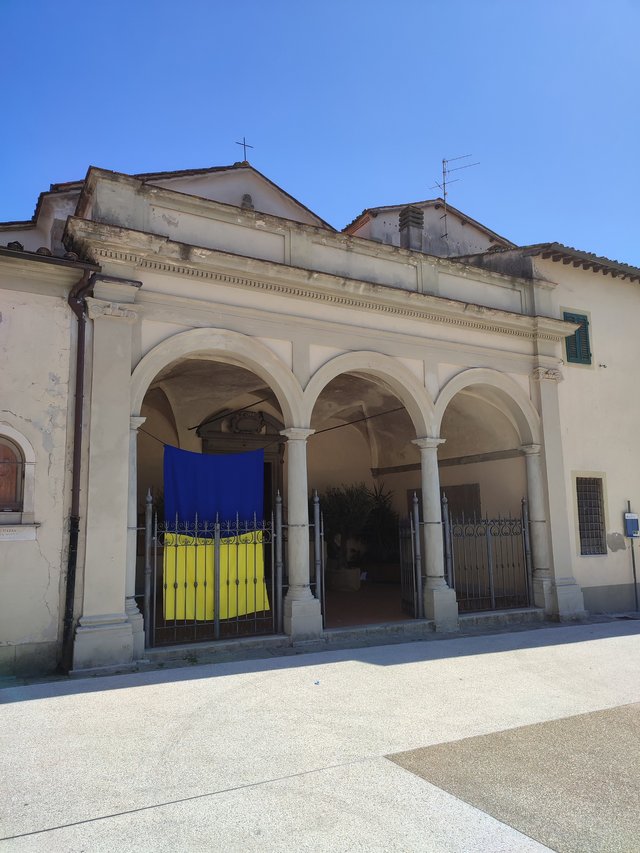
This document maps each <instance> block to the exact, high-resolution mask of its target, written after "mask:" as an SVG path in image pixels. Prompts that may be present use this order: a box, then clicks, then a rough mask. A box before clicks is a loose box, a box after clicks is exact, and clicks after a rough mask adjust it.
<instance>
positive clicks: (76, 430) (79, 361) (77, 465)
mask: <svg viewBox="0 0 640 853" xmlns="http://www.w3.org/2000/svg"><path fill="white" fill-rule="evenodd" d="M94 278H95V273H94V274H93V275H91V273H89V272H88V271H86V272H85V273H84V275H83V276H82V278H81V279H80V281H79V282H78V283H77V284H76V285H75V286H74V287H73V289H72V290H71V292H70V293H69V296H68V299H67V302H68V303H69V307H70V308H71V310H72V311H73V313H74V314H75V315H76V319H77V321H78V340H77V346H76V388H75V400H74V417H73V458H72V462H71V512H70V516H69V555H68V559H67V577H66V581H65V605H64V622H63V629H62V655H61V661H60V668H61V669H62V670H63V671H65V672H68V671H69V670H70V669H71V664H72V659H73V612H74V609H75V591H76V568H77V565H78V537H79V533H80V474H81V465H82V410H83V407H84V368H85V341H86V325H87V312H86V308H87V304H86V302H85V296H86V295H87V293H88V292H89V291H90V290H91V288H92V287H93V282H94Z"/></svg>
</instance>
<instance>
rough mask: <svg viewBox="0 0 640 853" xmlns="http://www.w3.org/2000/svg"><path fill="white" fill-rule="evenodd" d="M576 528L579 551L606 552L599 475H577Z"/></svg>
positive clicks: (587, 553) (584, 552)
mask: <svg viewBox="0 0 640 853" xmlns="http://www.w3.org/2000/svg"><path fill="white" fill-rule="evenodd" d="M576 491H577V496H578V528H579V531H580V553H581V554H585V555H589V554H606V553H607V542H606V529H605V524H604V500H603V492H602V479H601V478H600V477H577V478H576Z"/></svg>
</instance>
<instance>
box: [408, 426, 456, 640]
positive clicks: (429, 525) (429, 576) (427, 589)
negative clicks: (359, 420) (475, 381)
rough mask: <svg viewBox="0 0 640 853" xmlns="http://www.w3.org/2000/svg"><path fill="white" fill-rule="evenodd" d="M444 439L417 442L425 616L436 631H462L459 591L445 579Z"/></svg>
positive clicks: (415, 442)
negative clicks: (441, 454) (441, 467)
mask: <svg viewBox="0 0 640 853" xmlns="http://www.w3.org/2000/svg"><path fill="white" fill-rule="evenodd" d="M444 441H445V439H443V438H429V437H425V438H416V439H415V440H414V441H413V443H414V444H415V445H417V446H418V447H419V448H420V462H421V475H422V516H423V521H424V525H423V532H424V536H423V542H424V556H423V562H424V566H425V569H426V579H425V584H424V613H425V616H426V617H427V619H432V620H433V621H434V622H435V626H436V631H457V630H458V603H457V601H456V593H455V590H453V589H451V588H450V587H449V586H448V585H447V582H446V580H445V577H444V546H443V541H442V508H441V503H440V474H439V472H438V447H439V445H441V444H443V443H444Z"/></svg>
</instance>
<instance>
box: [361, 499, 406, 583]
mask: <svg viewBox="0 0 640 853" xmlns="http://www.w3.org/2000/svg"><path fill="white" fill-rule="evenodd" d="M370 494H371V511H370V513H369V517H368V519H367V523H366V524H365V526H364V528H363V531H362V540H363V542H364V545H365V548H366V565H367V575H368V578H369V580H372V581H377V582H379V583H398V582H399V580H400V542H399V535H398V528H399V524H400V516H399V515H398V513H397V512H396V511H395V510H394V508H393V492H392V491H390V490H388V489H385V487H384V483H380V485H377V484H376V485H374V487H373V489H371V491H370Z"/></svg>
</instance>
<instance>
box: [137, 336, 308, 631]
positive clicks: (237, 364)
mask: <svg viewBox="0 0 640 853" xmlns="http://www.w3.org/2000/svg"><path fill="white" fill-rule="evenodd" d="M198 332H199V333H202V332H208V333H209V336H210V338H212V339H213V341H211V340H210V341H209V342H210V343H213V344H214V346H212V348H211V350H208V349H205V348H203V347H202V343H203V341H202V340H197V341H195V343H197V344H198V346H196V347H193V344H194V340H193V333H184V334H183V335H179V336H176V337H177V338H185V337H187V336H189V337H190V338H191V340H190V341H189V342H186V341H184V342H183V343H182V345H181V347H182V349H183V352H182V353H181V352H180V351H179V348H178V347H176V343H175V340H171V341H169V342H165V344H164V345H162V344H161V345H160V347H158V348H156V351H152V352H151V353H150V354H149V355H148V356H147V357H146V358H145V359H144V360H143V362H141V364H140V365H139V366H138V368H137V369H136V372H134V377H133V378H134V387H133V401H134V405H139V412H140V416H139V417H138V418H133V419H132V420H135V421H137V422H139V421H141V420H142V419H144V422H143V423H142V425H140V426H139V429H138V438H137V454H136V456H137V465H136V481H137V482H136V486H137V488H136V489H135V490H133V493H134V494H135V493H136V492H137V496H138V497H137V501H136V507H135V508H136V514H137V518H138V527H141V526H143V525H142V524H141V521H142V518H143V512H144V510H145V495H146V494H147V492H148V491H149V490H151V494H152V495H153V497H154V504H155V507H154V516H155V517H154V521H153V534H152V538H153V567H152V569H149V567H148V565H146V564H148V562H149V561H148V560H145V554H144V547H143V546H142V544H141V542H140V541H139V544H138V548H137V555H136V561H135V578H136V584H135V585H136V599H137V601H138V603H139V605H140V603H141V600H142V599H144V596H145V591H146V594H147V600H148V599H151V604H150V605H148V607H149V611H150V612H149V614H148V615H149V618H148V619H147V620H146V621H147V623H148V625H151V626H152V627H151V628H149V627H147V634H148V636H147V643H148V644H151V645H160V644H166V643H170V644H175V643H182V642H194V641H195V642H199V641H206V640H209V639H219V638H225V637H234V636H245V635H247V634H264V633H274V632H276V631H277V630H278V629H279V627H280V625H281V621H282V616H281V588H282V587H281V585H280V586H278V585H277V584H278V580H277V576H278V570H277V561H276V557H275V552H276V545H275V525H274V513H275V510H276V506H275V504H276V495H277V493H278V492H279V491H280V492H281V493H282V492H283V491H284V490H283V485H284V483H285V476H284V473H283V469H284V468H285V453H284V445H285V442H286V439H285V438H284V437H283V436H282V435H280V431H281V430H282V429H283V428H284V427H285V426H286V425H287V421H289V422H290V420H291V417H292V412H293V411H294V410H295V407H296V401H295V392H296V387H295V381H293V377H292V376H291V374H290V373H288V372H287V370H286V368H284V367H283V366H282V364H281V363H280V362H277V360H275V359H274V356H273V354H272V353H269V352H268V351H266V350H265V348H264V347H262V346H261V345H260V344H258V343H255V342H249V343H247V342H246V340H243V336H240V335H234V334H233V333H221V332H219V331H213V330H196V333H198ZM198 337H199V338H202V334H200V335H198ZM221 341H222V343H223V344H227V345H229V344H230V345H231V347H229V346H226V347H225V346H221V345H220V343H221ZM188 344H190V345H191V346H190V345H188ZM160 348H164V350H165V351H164V353H162V354H160V355H159V354H158V353H157V350H158V349H160ZM230 348H231V349H233V350H234V351H233V352H229V349H230ZM194 349H195V351H193V350H194ZM247 349H249V350H253V352H252V353H251V357H250V358H247V357H246V350H247ZM238 350H240V352H238ZM243 350H245V351H244V352H243ZM171 356H173V357H171ZM274 360H275V361H276V364H275V367H274V373H275V377H274V376H272V375H271V373H270V370H269V367H270V361H272V362H273V361H274ZM145 361H146V364H145V363H144V362H145ZM154 363H155V367H157V368H159V369H157V372H156V373H155V375H151V369H150V365H153V364H154ZM278 372H279V373H280V376H278ZM283 377H284V383H285V384H286V383H289V388H285V389H283V382H282V378H283ZM291 389H293V395H291V394H290V391H291ZM299 393H300V392H299V391H298V394H299ZM291 396H294V401H293V404H292V403H291ZM281 402H282V403H283V404H282V405H281ZM166 446H169V447H171V448H174V449H178V450H179V451H189V453H190V455H192V456H194V457H207V458H212V457H224V459H225V464H227V463H229V464H231V463H232V462H233V459H235V458H239V457H248V456H252V457H253V456H254V455H256V454H254V453H252V451H259V452H260V454H262V455H260V454H258V455H260V465H261V468H262V470H261V485H260V489H261V502H260V503H261V515H260V516H259V517H256V515H255V513H254V515H253V517H252V518H248V519H247V518H244V517H243V516H242V513H232V514H231V516H232V517H231V518H226V517H225V518H218V516H217V514H216V518H215V519H214V518H208V517H207V516H206V515H205V514H204V513H203V512H196V520H195V525H196V527H194V519H193V518H191V519H190V520H189V523H188V524H183V522H182V519H179V518H178V517H177V515H176V521H175V523H173V521H172V522H171V524H170V522H169V519H168V518H167V517H166V516H167V515H168V514H167V512H166V511H165V510H164V509H163V503H165V502H166V499H167V494H166V491H165V488H166V482H164V481H163V456H164V454H165V447H166ZM174 455H175V454H174ZM262 460H264V461H262ZM191 461H192V462H193V461H194V460H191ZM195 464H196V465H198V464H199V463H197V462H195ZM225 470H227V471H228V469H227V468H225ZM234 470H235V469H234ZM243 470H244V469H243ZM226 476H227V477H228V479H227V480H226V481H224V482H222V481H221V482H220V483H219V484H218V486H216V488H220V489H222V490H223V491H229V492H231V491H233V488H236V489H237V487H238V485H239V486H240V488H241V491H246V490H247V489H248V486H247V489H245V488H244V484H243V483H242V482H240V483H239V484H238V483H234V482H233V473H232V474H229V473H227V475H226ZM254 485H255V483H254V482H253V480H252V488H253V487H254ZM284 497H285V500H286V493H285V495H284ZM216 525H217V527H218V530H217V532H216ZM174 528H175V529H174ZM168 555H169V556H168ZM171 561H173V562H171ZM281 562H282V561H281ZM149 574H150V575H151V576H152V582H153V589H152V590H151V591H150V590H149V589H148V588H147V589H145V587H146V584H145V581H146V576H147V575H149ZM140 609H143V606H141V607H140ZM278 610H279V611H280V616H279V617H278V612H277V611H278ZM149 634H151V636H149Z"/></svg>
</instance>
